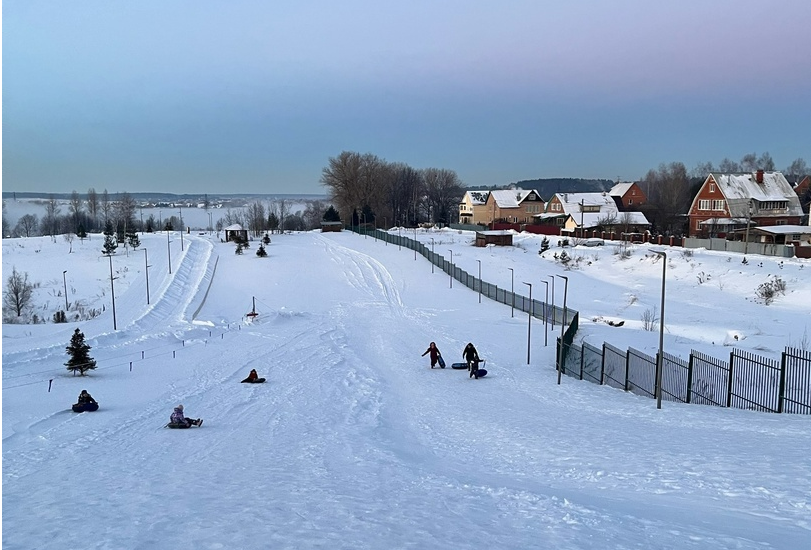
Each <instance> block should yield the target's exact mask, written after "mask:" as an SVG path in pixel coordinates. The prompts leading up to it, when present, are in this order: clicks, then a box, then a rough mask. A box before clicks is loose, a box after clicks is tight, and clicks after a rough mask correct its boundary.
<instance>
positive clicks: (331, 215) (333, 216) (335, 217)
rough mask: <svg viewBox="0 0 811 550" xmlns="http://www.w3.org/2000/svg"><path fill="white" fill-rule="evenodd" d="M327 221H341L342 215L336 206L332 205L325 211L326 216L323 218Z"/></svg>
mask: <svg viewBox="0 0 811 550" xmlns="http://www.w3.org/2000/svg"><path fill="white" fill-rule="evenodd" d="M322 219H323V220H324V221H325V222H339V221H341V215H340V214H339V213H338V211H337V210H335V207H334V206H330V207H329V208H327V210H326V212H324V217H323V218H322Z"/></svg>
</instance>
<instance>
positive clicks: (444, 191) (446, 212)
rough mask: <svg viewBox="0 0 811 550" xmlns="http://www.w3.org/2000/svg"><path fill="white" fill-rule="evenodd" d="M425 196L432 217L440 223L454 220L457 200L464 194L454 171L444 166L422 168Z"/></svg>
mask: <svg viewBox="0 0 811 550" xmlns="http://www.w3.org/2000/svg"><path fill="white" fill-rule="evenodd" d="M423 178H424V180H425V196H426V200H427V204H428V210H429V211H430V212H431V213H432V217H433V218H434V219H436V220H437V221H439V222H442V223H446V224H447V223H452V222H453V221H455V218H454V215H455V214H456V213H457V212H458V210H457V208H458V205H459V201H460V200H461V199H462V196H463V195H464V194H465V193H464V190H463V189H462V182H461V180H460V179H459V176H457V175H456V172H454V171H453V170H448V169H445V168H427V169H425V170H423Z"/></svg>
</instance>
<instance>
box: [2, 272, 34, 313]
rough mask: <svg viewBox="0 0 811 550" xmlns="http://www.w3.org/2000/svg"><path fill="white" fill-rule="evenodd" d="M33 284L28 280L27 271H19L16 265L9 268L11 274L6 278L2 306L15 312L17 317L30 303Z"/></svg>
mask: <svg viewBox="0 0 811 550" xmlns="http://www.w3.org/2000/svg"><path fill="white" fill-rule="evenodd" d="M33 292H34V286H33V285H32V284H31V283H29V282H28V273H20V272H18V271H17V268H16V267H12V268H11V275H9V277H8V279H7V280H6V291H5V293H4V294H3V307H4V308H8V309H10V310H13V311H15V312H17V317H19V316H20V315H22V313H23V310H24V309H25V308H26V307H28V305H29V304H30V303H31V297H32V295H33Z"/></svg>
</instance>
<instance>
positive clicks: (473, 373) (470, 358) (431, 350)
mask: <svg viewBox="0 0 811 550" xmlns="http://www.w3.org/2000/svg"><path fill="white" fill-rule="evenodd" d="M426 354H430V355H429V357H430V359H431V368H434V367H435V366H436V364H437V362H438V361H439V358H440V357H441V356H442V353H441V352H440V351H439V348H438V347H436V342H431V343H430V344H429V345H428V349H427V350H425V353H423V354H422V357H425V355H426ZM462 357H463V358H464V360H465V362H466V363H467V370H468V372H469V373H470V376H469V378H476V379H478V378H479V376H478V372H479V363H480V362H481V359H479V352H478V351H476V346H474V345H473V343H472V342H468V344H467V345H466V346H465V349H464V350H462Z"/></svg>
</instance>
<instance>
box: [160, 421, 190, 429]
mask: <svg viewBox="0 0 811 550" xmlns="http://www.w3.org/2000/svg"><path fill="white" fill-rule="evenodd" d="M166 427H167V428H174V429H176V430H188V429H189V428H191V426H189V425H188V424H186V423H185V422H184V423H182V424H174V423H172V422H169V423H168V424H167V425H166Z"/></svg>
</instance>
